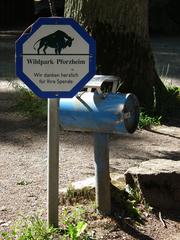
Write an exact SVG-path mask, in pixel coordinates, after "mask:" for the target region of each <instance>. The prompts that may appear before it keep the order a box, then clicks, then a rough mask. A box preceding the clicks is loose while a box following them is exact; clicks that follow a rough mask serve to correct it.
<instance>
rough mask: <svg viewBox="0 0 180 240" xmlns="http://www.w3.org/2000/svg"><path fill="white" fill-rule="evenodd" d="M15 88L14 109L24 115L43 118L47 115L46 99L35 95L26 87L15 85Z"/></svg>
mask: <svg viewBox="0 0 180 240" xmlns="http://www.w3.org/2000/svg"><path fill="white" fill-rule="evenodd" d="M15 89H16V101H15V104H14V109H15V110H17V111H19V112H20V113H21V114H23V115H24V116H26V117H30V118H32V119H39V120H45V119H46V115H47V101H46V100H45V99H41V98H39V97H37V96H35V94H34V93H33V92H32V91H30V90H28V89H27V88H24V87H21V86H19V85H16V86H15Z"/></svg>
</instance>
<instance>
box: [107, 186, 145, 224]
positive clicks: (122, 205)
mask: <svg viewBox="0 0 180 240" xmlns="http://www.w3.org/2000/svg"><path fill="white" fill-rule="evenodd" d="M111 192H112V201H113V203H114V206H116V208H115V214H119V215H120V216H121V218H125V219H126V218H130V219H131V222H132V223H142V222H143V217H142V211H141V207H142V206H143V199H142V197H141V193H140V192H139V191H138V190H137V189H133V188H131V187H130V186H129V185H126V187H125V188H123V189H119V188H117V187H115V186H113V185H112V190H111Z"/></svg>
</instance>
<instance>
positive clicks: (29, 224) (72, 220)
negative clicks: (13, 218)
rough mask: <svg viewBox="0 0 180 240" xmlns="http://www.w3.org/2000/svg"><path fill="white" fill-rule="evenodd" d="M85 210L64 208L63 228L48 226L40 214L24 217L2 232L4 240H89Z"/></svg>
mask: <svg viewBox="0 0 180 240" xmlns="http://www.w3.org/2000/svg"><path fill="white" fill-rule="evenodd" d="M84 215H85V210H84V209H82V208H76V209H75V210H73V211H69V210H67V209H66V208H64V210H63V212H62V216H61V223H60V226H61V228H60V229H58V228H54V227H52V226H49V227H48V226H47V223H46V221H45V220H43V219H42V218H40V217H39V216H33V217H28V218H23V219H22V220H21V221H20V222H18V223H16V224H15V225H14V226H13V227H12V229H11V231H7V232H2V233H1V234H0V239H1V237H2V238H3V240H54V239H57V240H58V239H64V240H67V239H69V240H88V239H90V237H89V236H88V234H87V232H86V228H87V223H86V222H85V220H84Z"/></svg>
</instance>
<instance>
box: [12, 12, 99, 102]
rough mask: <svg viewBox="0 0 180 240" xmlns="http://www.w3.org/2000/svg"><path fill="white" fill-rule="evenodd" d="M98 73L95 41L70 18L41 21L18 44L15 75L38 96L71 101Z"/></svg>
mask: <svg viewBox="0 0 180 240" xmlns="http://www.w3.org/2000/svg"><path fill="white" fill-rule="evenodd" d="M95 74H96V44H95V41H94V39H93V38H92V37H90V36H89V34H88V33H87V32H86V31H85V30H84V29H83V28H82V27H81V26H80V25H79V24H78V23H77V22H76V21H74V20H73V19H71V18H58V17H55V18H54V17H53V18H39V19H38V20H37V21H36V22H35V23H34V24H33V25H32V27H31V31H30V32H29V33H24V34H22V36H21V37H20V38H19V39H18V40H17V42H16V75H17V76H18V77H19V78H20V79H21V80H22V81H23V82H24V83H25V84H26V85H27V86H28V87H29V88H30V89H31V90H32V91H33V92H34V93H35V94H36V95H38V96H39V97H42V98H71V97H73V96H75V95H76V94H77V93H78V92H79V91H80V90H81V89H82V88H83V87H84V85H85V84H86V83H87V82H88V81H89V80H90V79H91V78H92V77H93V76H94V75H95Z"/></svg>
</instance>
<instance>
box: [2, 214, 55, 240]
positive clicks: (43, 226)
mask: <svg viewBox="0 0 180 240" xmlns="http://www.w3.org/2000/svg"><path fill="white" fill-rule="evenodd" d="M57 233H58V229H56V228H53V227H47V223H46V222H45V221H44V220H42V219H40V218H39V217H38V216H33V217H29V218H24V219H23V220H21V222H19V223H17V224H15V226H13V228H12V231H11V232H3V233H2V234H1V235H2V237H3V239H4V240H15V239H16V240H51V239H55V237H56V236H57Z"/></svg>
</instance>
